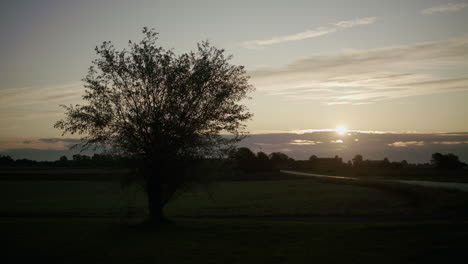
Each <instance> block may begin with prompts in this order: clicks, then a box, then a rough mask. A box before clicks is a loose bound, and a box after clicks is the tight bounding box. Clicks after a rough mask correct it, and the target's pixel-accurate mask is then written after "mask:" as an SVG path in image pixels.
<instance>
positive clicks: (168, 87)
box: [55, 28, 253, 217]
mask: <svg viewBox="0 0 468 264" xmlns="http://www.w3.org/2000/svg"><path fill="white" fill-rule="evenodd" d="M143 34H144V37H143V39H142V40H141V41H139V42H137V43H134V42H132V41H129V45H128V49H123V50H117V49H116V48H115V47H114V46H113V45H112V43H111V42H109V41H105V42H103V43H102V45H101V46H99V47H96V49H95V51H96V54H97V58H96V59H95V60H94V61H92V66H91V67H90V68H89V71H88V74H87V76H86V77H85V78H84V79H83V81H84V82H85V88H86V90H85V94H84V95H83V101H84V104H81V105H74V106H73V105H70V106H64V108H65V118H64V119H62V120H60V121H58V122H57V123H56V124H55V127H56V128H59V129H62V130H63V131H64V134H65V133H71V134H75V133H76V134H80V135H82V144H83V147H85V148H87V147H91V146H93V147H105V148H111V149H112V150H113V151H114V152H116V153H118V154H120V155H123V156H127V157H131V158H133V159H135V160H138V161H141V163H139V164H140V165H139V166H140V167H141V170H142V171H143V174H144V175H145V179H146V180H147V186H148V187H147V191H148V196H149V202H150V215H151V214H152V211H153V209H156V208H152V207H151V206H152V204H153V205H154V204H155V203H156V204H157V206H159V207H161V208H162V206H163V205H164V203H165V202H166V201H167V200H168V198H169V197H170V196H171V195H172V194H173V193H174V192H175V191H176V190H177V188H178V187H180V184H181V182H180V181H173V179H174V178H177V177H179V178H184V176H183V174H184V171H183V169H181V167H183V165H181V164H182V163H185V162H186V161H187V160H193V159H198V158H202V157H212V156H216V155H219V154H220V153H223V151H224V150H227V149H229V148H230V147H231V146H232V144H233V143H235V142H237V141H239V140H240V139H241V138H242V135H243V129H244V128H245V126H244V125H243V121H246V120H248V119H249V118H250V117H251V114H250V113H249V112H248V109H247V108H246V107H245V106H244V105H242V104H240V103H239V102H240V101H241V100H243V99H245V98H247V94H248V92H250V91H252V90H253V87H252V86H251V85H249V84H248V78H249V77H248V76H247V74H246V71H245V69H244V67H243V66H237V65H232V64H230V63H229V61H230V59H231V56H226V55H225V54H224V50H223V49H218V48H215V47H213V46H211V45H210V43H208V42H207V41H205V42H201V43H199V44H198V46H197V50H196V51H195V52H188V53H184V54H181V55H176V54H175V53H174V52H173V51H172V50H170V49H169V50H167V49H164V48H162V47H160V46H158V44H157V42H158V33H156V32H155V31H154V30H151V29H148V28H144V29H143ZM221 133H227V134H230V135H231V136H229V137H226V136H222V135H221ZM176 164H177V165H176ZM169 170H176V171H173V172H171V173H169ZM169 174H171V176H170V177H169ZM177 175H178V176H177ZM174 182H177V184H174ZM161 193H162V194H161ZM161 195H162V196H161ZM152 199H153V200H152ZM157 206H156V207H157ZM157 217H160V216H157Z"/></svg>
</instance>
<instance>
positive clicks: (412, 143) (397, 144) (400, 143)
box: [388, 141, 468, 147]
mask: <svg viewBox="0 0 468 264" xmlns="http://www.w3.org/2000/svg"><path fill="white" fill-rule="evenodd" d="M460 144H468V141H429V142H424V141H406V142H403V141H397V142H393V143H391V144H388V146H390V147H408V146H424V145H460Z"/></svg>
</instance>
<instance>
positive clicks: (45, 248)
mask: <svg viewBox="0 0 468 264" xmlns="http://www.w3.org/2000/svg"><path fill="white" fill-rule="evenodd" d="M0 231H1V233H2V236H3V238H7V241H8V244H7V245H3V247H2V248H3V249H6V250H5V253H6V254H4V255H3V256H2V258H3V259H4V260H5V259H6V260H7V261H6V263H27V262H26V261H34V262H38V261H39V262H40V261H43V260H46V261H48V262H57V263H149V262H154V263H311V262H319V263H376V262H378V263H458V262H460V261H463V260H464V259H466V257H467V253H466V250H465V246H466V242H467V236H468V228H467V225H466V223H446V222H421V223H379V224H361V223H326V222H324V223H310V222H304V221H246V220H236V219H211V220H210V219H204V220H178V221H177V223H176V224H174V225H170V226H165V227H164V228H147V227H142V226H132V225H128V224H126V225H124V224H121V223H118V222H111V221H110V220H108V219H107V220H99V219H93V220H83V219H67V220H63V219H59V220H57V219H41V220H25V219H20V220H14V219H7V220H5V219H0ZM4 263H5V262H4Z"/></svg>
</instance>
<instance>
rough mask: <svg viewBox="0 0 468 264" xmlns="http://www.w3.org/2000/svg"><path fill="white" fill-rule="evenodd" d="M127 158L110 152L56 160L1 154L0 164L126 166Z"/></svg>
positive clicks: (14, 165)
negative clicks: (20, 157)
mask: <svg viewBox="0 0 468 264" xmlns="http://www.w3.org/2000/svg"><path fill="white" fill-rule="evenodd" d="M128 162H129V160H128V159H127V158H124V157H118V156H115V155H109V154H94V155H93V156H88V155H81V154H75V155H73V156H72V159H68V157H67V156H62V157H60V158H59V159H58V160H56V161H36V160H30V159H16V160H14V159H13V158H11V157H10V156H3V155H0V166H5V167H115V166H118V167H125V165H126V164H127V163H128Z"/></svg>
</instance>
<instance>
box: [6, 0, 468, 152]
mask: <svg viewBox="0 0 468 264" xmlns="http://www.w3.org/2000/svg"><path fill="white" fill-rule="evenodd" d="M0 12H1V13H0V20H1V23H0V24H1V25H0V30H1V31H0V34H1V35H2V39H4V41H2V42H1V43H0V52H1V56H2V60H1V61H0V80H1V81H0V151H7V150H13V149H18V148H19V145H21V144H19V143H21V142H23V141H25V140H33V141H34V140H38V139H40V138H58V137H60V135H61V132H60V131H58V130H56V129H54V128H53V127H52V126H53V123H54V122H55V121H56V120H58V119H60V118H61V116H62V110H61V109H60V108H59V104H70V103H79V101H80V95H81V94H82V93H83V87H82V83H81V82H80V80H81V79H82V78H83V77H84V76H85V74H86V71H87V68H88V66H90V62H91V60H92V59H93V58H94V50H93V48H94V47H95V46H96V45H99V44H100V43H101V42H102V41H104V40H111V41H112V42H113V43H115V45H116V46H118V47H122V48H123V47H125V45H126V43H127V41H128V40H130V39H132V40H137V39H140V38H141V33H140V32H141V29H142V27H143V26H148V27H153V28H155V29H156V30H157V31H158V32H159V33H160V44H161V45H162V46H164V47H167V48H171V47H172V48H174V50H175V51H176V52H177V53H181V52H187V51H189V50H192V49H194V48H195V47H196V43H197V42H199V41H202V40H205V39H208V40H210V41H211V42H212V44H213V45H215V46H217V47H220V48H224V49H226V51H227V53H229V54H233V55H234V59H233V60H232V62H233V63H235V64H240V65H244V66H246V68H247V70H248V73H249V75H250V76H251V83H252V84H253V85H254V86H255V87H256V91H255V92H254V93H253V94H251V97H252V99H251V100H248V101H246V102H245V103H246V104H247V105H248V106H249V108H250V109H251V112H252V113H253V114H254V118H253V119H252V120H251V121H249V123H248V127H247V130H248V131H250V132H251V133H252V134H259V133H272V132H278V133H279V132H280V133H286V132H290V131H297V130H304V129H325V128H336V127H337V126H340V125H341V126H345V127H346V128H348V129H352V130H366V131H367V130H369V131H385V132H398V133H405V132H408V131H417V132H424V133H436V132H463V131H468V122H467V121H468V120H467V116H468V107H466V99H467V98H468V71H467V70H468V28H467V27H466V25H468V1H466V0H457V1H443V0H438V1H436V0H424V1H418V0H411V1H376V0H368V1H331V0H328V1H243V0H239V1H222V0H221V1H176V0H173V1H120V0H112V1H111V0H101V1H58V0H54V1H52V0H44V1H21V0H19V1H6V2H5V3H4V4H3V6H2V10H1V11H0ZM18 142H19V143H18ZM34 142H35V141H34ZM18 144H19V145H18ZM465 145H466V144H465ZM38 146H39V145H38ZM48 148H52V149H53V148H54V147H53V146H48ZM57 148H60V146H58V147H57Z"/></svg>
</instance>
